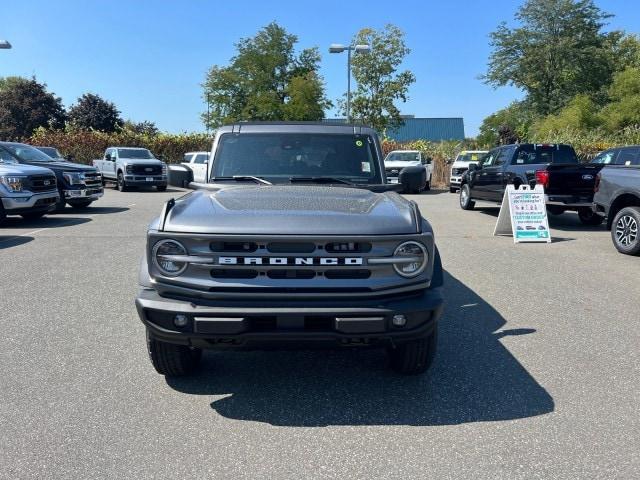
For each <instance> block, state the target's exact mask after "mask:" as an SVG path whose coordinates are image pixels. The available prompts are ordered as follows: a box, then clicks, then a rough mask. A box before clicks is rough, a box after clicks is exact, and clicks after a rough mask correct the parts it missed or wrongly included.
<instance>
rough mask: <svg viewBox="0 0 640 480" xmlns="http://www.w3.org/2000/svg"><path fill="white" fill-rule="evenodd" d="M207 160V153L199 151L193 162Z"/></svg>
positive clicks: (205, 161)
mask: <svg viewBox="0 0 640 480" xmlns="http://www.w3.org/2000/svg"><path fill="white" fill-rule="evenodd" d="M207 160H209V154H208V153H199V154H197V155H196V159H195V160H194V162H193V163H207Z"/></svg>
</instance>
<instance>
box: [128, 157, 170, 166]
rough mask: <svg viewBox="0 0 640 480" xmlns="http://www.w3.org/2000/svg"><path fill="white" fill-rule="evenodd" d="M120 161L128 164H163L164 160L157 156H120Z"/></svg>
mask: <svg viewBox="0 0 640 480" xmlns="http://www.w3.org/2000/svg"><path fill="white" fill-rule="evenodd" d="M120 161H122V162H125V163H128V164H131V165H133V164H136V165H162V162H161V161H160V160H158V159H157V158H153V159H143V158H120Z"/></svg>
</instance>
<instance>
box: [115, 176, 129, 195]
mask: <svg viewBox="0 0 640 480" xmlns="http://www.w3.org/2000/svg"><path fill="white" fill-rule="evenodd" d="M116 188H117V189H118V191H120V192H126V191H127V184H126V182H125V181H124V175H123V174H122V172H119V173H118V182H117V183H116Z"/></svg>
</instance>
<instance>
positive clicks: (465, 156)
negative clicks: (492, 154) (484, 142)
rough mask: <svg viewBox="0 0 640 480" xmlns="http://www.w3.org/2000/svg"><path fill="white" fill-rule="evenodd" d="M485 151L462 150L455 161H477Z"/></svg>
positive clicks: (483, 155) (482, 156)
mask: <svg viewBox="0 0 640 480" xmlns="http://www.w3.org/2000/svg"><path fill="white" fill-rule="evenodd" d="M486 154H487V152H464V153H461V154H459V155H458V158H456V162H479V161H480V160H482V159H483V158H484V157H485V155H486Z"/></svg>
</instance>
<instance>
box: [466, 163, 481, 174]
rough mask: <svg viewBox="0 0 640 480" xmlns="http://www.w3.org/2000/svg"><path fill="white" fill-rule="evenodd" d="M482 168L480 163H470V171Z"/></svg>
mask: <svg viewBox="0 0 640 480" xmlns="http://www.w3.org/2000/svg"><path fill="white" fill-rule="evenodd" d="M480 168H481V167H480V165H479V164H478V165H476V164H475V163H470V164H469V171H470V172H473V171H474V170H479V169H480Z"/></svg>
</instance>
